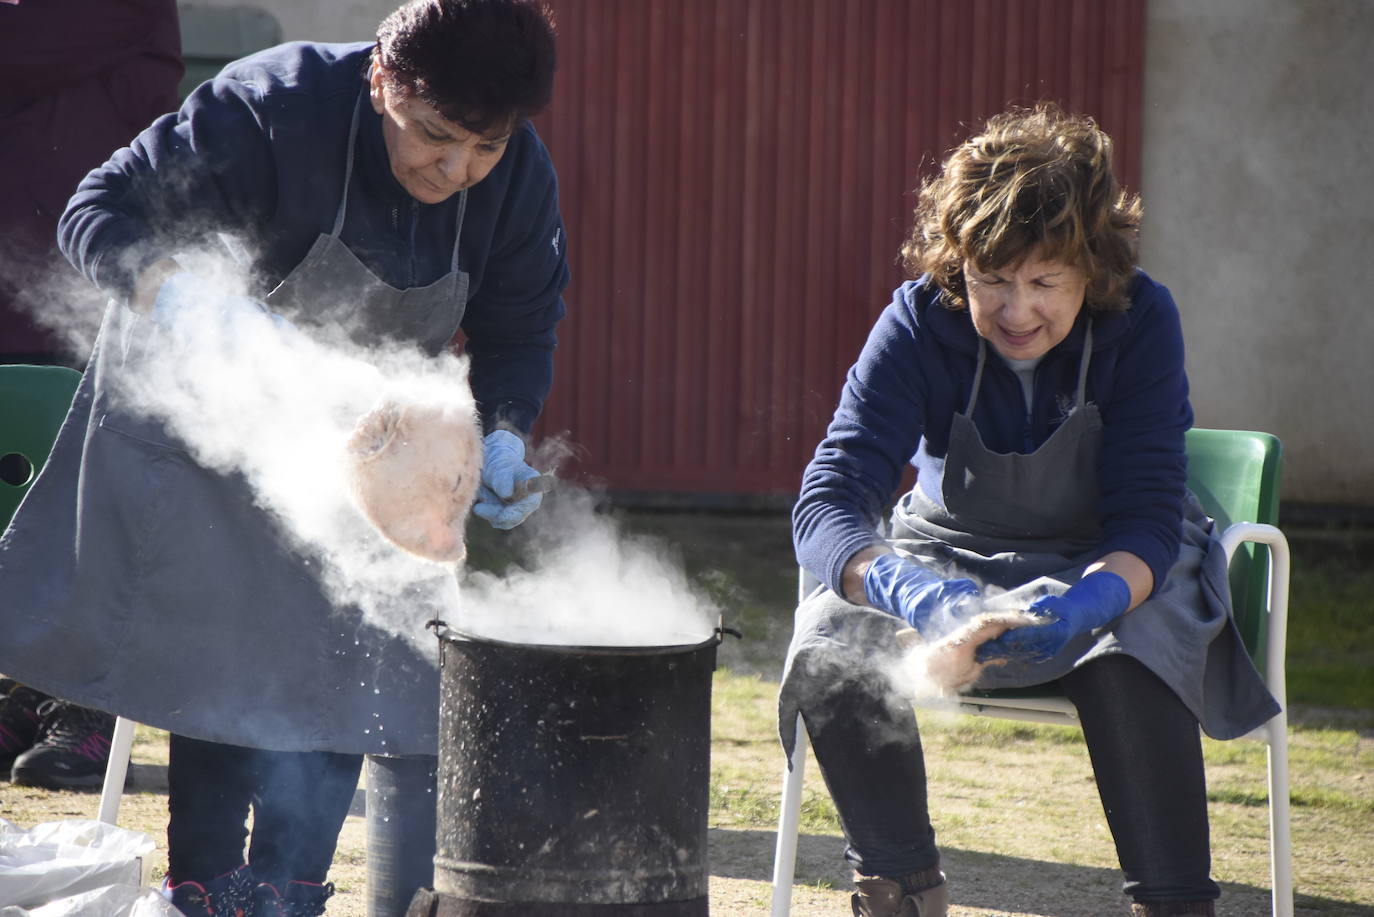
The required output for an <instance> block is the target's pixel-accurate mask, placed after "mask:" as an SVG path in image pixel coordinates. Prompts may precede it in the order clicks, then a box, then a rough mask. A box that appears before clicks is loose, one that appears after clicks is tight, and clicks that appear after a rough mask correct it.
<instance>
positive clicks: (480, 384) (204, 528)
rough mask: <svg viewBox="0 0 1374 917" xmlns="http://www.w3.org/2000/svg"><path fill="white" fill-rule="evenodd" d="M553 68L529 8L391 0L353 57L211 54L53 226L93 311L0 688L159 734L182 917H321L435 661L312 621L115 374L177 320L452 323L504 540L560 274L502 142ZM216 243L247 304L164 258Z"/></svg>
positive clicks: (512, 134) (370, 325)
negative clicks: (338, 849)
mask: <svg viewBox="0 0 1374 917" xmlns="http://www.w3.org/2000/svg"><path fill="white" fill-rule="evenodd" d="M553 71H554V35H553V29H552V24H551V21H550V19H549V16H548V13H547V10H546V9H545V8H544V7H543V5H542V4H541V3H539V2H537V0H412V2H409V3H407V4H406V5H405V6H403V7H401V8H400V9H399V10H397V11H396V12H394V13H393V14H392V15H391V16H389V17H388V18H387V19H386V20H385V21H384V22H383V23H382V24H381V26H380V28H379V29H378V33H377V38H376V40H375V41H369V42H360V43H353V44H321V43H310V42H292V43H288V44H285V45H281V46H279V47H275V48H271V49H268V50H266V51H263V52H260V53H257V54H254V55H251V56H249V57H247V58H244V59H242V60H239V61H236V62H234V63H232V64H230V65H228V66H227V67H226V68H225V69H224V70H223V71H222V72H221V73H220V74H219V75H218V76H216V77H215V78H214V79H212V80H210V81H209V82H207V83H205V84H203V85H201V86H200V87H199V88H197V89H196V90H195V91H194V92H192V93H191V95H190V96H189V97H188V98H187V100H186V102H185V104H184V105H183V106H182V107H181V110H180V111H178V112H176V113H174V114H170V115H166V116H164V117H162V118H159V119H158V120H157V121H155V122H154V123H153V124H152V125H151V126H150V127H148V128H147V129H146V130H144V131H143V132H142V133H141V134H140V135H139V136H138V137H136V138H135V139H134V140H133V141H132V143H131V144H130V145H129V146H128V147H125V148H123V149H120V150H118V151H116V152H114V153H113V155H112V157H111V158H110V160H109V161H108V162H106V163H105V164H104V165H103V166H101V167H100V168H98V169H96V170H95V171H93V172H91V173H90V174H89V175H88V176H87V177H86V178H85V179H84V180H83V181H82V182H81V184H80V186H79V187H78V189H77V191H76V193H75V195H74V196H73V197H72V198H71V201H70V203H69V204H68V207H67V210H66V212H65V213H64V214H63V216H62V218H61V221H60V223H59V230H58V232H59V242H60V244H61V247H62V250H63V252H64V253H65V254H66V255H67V257H68V258H69V259H70V260H71V261H72V263H73V264H75V265H76V266H77V267H78V268H79V269H80V270H81V271H82V272H83V273H85V275H86V276H87V277H88V278H89V279H90V280H91V281H92V282H93V283H94V284H95V285H96V286H97V287H98V288H99V289H100V290H101V291H103V292H104V293H106V294H107V295H108V296H109V297H110V300H111V304H110V307H109V308H108V309H107V312H106V316H105V321H104V326H103V327H102V330H101V334H100V337H99V339H98V341H97V343H96V347H95V351H94V354H93V357H92V360H91V366H90V368H89V370H88V371H87V372H86V374H85V377H84V378H83V380H82V382H81V386H80V389H79V390H78V393H77V396H76V400H75V402H74V404H73V407H72V413H71V415H70V416H69V417H68V419H67V422H66V424H65V425H64V427H63V430H62V432H61V434H60V435H59V438H58V441H57V444H56V446H55V448H54V450H53V453H52V457H51V459H50V460H49V463H48V465H47V466H46V467H45V469H44V472H43V475H42V476H41V477H40V478H39V480H38V481H36V482H35V484H34V486H33V488H32V489H31V490H30V492H29V494H28V498H27V500H26V502H25V504H24V506H23V507H22V508H21V509H20V511H19V513H18V514H17V516H16V517H15V520H14V523H13V525H12V527H11V528H10V530H9V532H8V533H7V534H6V536H5V543H4V550H3V551H0V593H3V594H4V595H5V597H6V598H5V603H4V605H5V607H4V610H3V612H0V614H3V616H4V620H3V625H4V626H3V630H4V632H5V634H6V640H5V641H4V642H3V646H2V647H0V671H5V672H7V673H12V674H13V675H14V676H15V677H16V678H20V679H22V680H23V681H25V682H29V683H32V684H33V685H35V686H38V687H41V688H43V689H45V690H47V691H50V692H54V693H57V694H59V695H60V696H62V697H66V698H70V699H71V700H73V701H75V702H78V703H82V704H84V705H87V706H91V707H95V708H97V709H102V710H107V711H112V712H115V713H118V714H121V715H124V716H127V717H129V718H130V719H133V720H136V721H138V722H142V723H147V724H149V725H153V726H157V727H160V728H163V729H166V730H168V731H169V732H170V733H171V734H172V738H171V746H170V765H169V772H168V781H169V784H170V795H169V809H170V821H169V825H168V832H167V834H168V848H169V849H168V861H169V875H168V886H169V888H170V893H171V897H172V899H173V901H174V902H175V903H176V904H177V905H178V906H179V907H180V908H181V909H182V910H183V911H184V912H185V913H186V914H188V915H202V914H210V913H214V914H232V913H248V912H252V911H253V909H254V908H256V912H257V913H258V914H277V913H290V914H292V915H306V914H320V913H323V911H324V907H325V904H324V902H325V900H326V899H327V898H328V897H329V894H330V891H331V887H330V886H328V885H327V884H325V879H326V875H327V872H328V869H329V866H330V863H331V860H332V857H333V852H334V847H335V843H336V840H337V836H338V831H339V829H340V827H341V826H342V824H343V820H344V818H345V816H346V815H347V813H348V810H349V806H350V803H351V802H352V799H353V793H354V790H355V789H356V787H357V785H358V776H359V768H360V766H361V762H362V756H363V755H365V754H374V755H388V756H414V758H416V759H419V760H420V761H422V762H423V761H428V762H432V761H433V756H434V755H435V753H436V741H437V735H436V734H437V728H438V712H437V704H438V673H437V670H436V668H435V665H434V662H433V660H432V659H428V658H425V657H423V656H422V655H421V654H419V652H418V651H417V650H416V649H415V648H414V647H413V646H412V645H411V644H410V643H409V642H407V641H405V640H403V639H400V638H399V637H397V636H396V635H392V634H387V633H385V632H383V631H382V630H381V629H380V628H378V627H375V626H372V625H370V624H369V622H368V621H366V620H364V619H363V618H362V616H361V612H360V611H359V610H358V609H356V608H352V607H349V606H342V607H341V605H340V603H338V602H335V601H332V600H331V597H330V596H329V595H328V594H327V590H326V588H325V587H324V585H323V584H322V583H321V582H320V580H319V578H318V577H317V575H316V573H315V568H314V566H312V562H311V559H310V558H309V557H305V556H303V555H302V554H301V553H300V552H299V551H298V550H296V549H295V548H296V545H295V543H294V542H293V541H292V540H291V539H290V538H289V537H288V536H285V535H284V534H283V533H282V532H281V530H280V527H279V526H278V525H277V524H276V523H275V522H274V519H273V518H272V516H271V515H270V514H269V513H268V512H267V511H266V510H264V509H263V508H262V507H260V506H259V505H258V503H257V501H256V500H255V498H254V494H253V492H252V491H251V490H250V489H249V487H248V486H247V483H246V482H245V480H244V479H243V477H242V476H241V475H238V474H234V473H222V472H220V471H216V470H214V469H211V468H209V467H206V466H205V465H203V464H201V463H200V462H198V461H197V460H196V459H195V458H194V457H193V455H192V454H191V453H190V452H189V451H188V450H187V448H186V445H185V443H184V442H182V441H181V440H180V439H179V438H178V437H177V435H176V434H175V433H174V432H172V431H171V430H169V429H167V428H166V427H165V426H164V425H163V424H162V423H161V422H160V421H158V420H157V419H156V418H154V417H150V416H148V415H147V414H143V413H140V412H138V411H136V410H134V409H133V408H132V406H131V405H129V404H128V403H127V398H126V397H125V389H124V388H123V387H122V383H123V381H124V380H125V379H126V378H128V377H129V376H131V375H132V374H135V373H137V372H138V371H139V366H140V365H141V364H140V361H141V360H144V359H145V358H148V357H149V355H150V354H154V355H155V354H156V353H157V352H158V351H159V349H165V348H168V347H174V346H175V344H174V343H173V342H172V338H173V337H174V335H171V334H169V333H168V329H169V328H170V329H172V331H175V328H176V323H177V321H178V318H177V317H178V315H180V314H182V313H183V312H184V311H185V310H188V309H192V310H195V309H199V310H207V309H213V310H218V311H219V313H221V314H222V313H225V312H234V311H236V310H237V311H241V312H243V313H245V314H247V313H263V312H266V313H270V314H272V315H274V316H277V317H278V318H280V319H281V320H283V321H285V322H289V323H291V324H293V325H295V326H296V327H297V328H299V329H300V330H301V331H302V332H303V333H305V334H310V335H322V336H326V337H335V336H339V335H343V334H346V335H347V336H348V337H350V338H351V339H352V340H353V341H355V342H358V343H361V344H364V345H372V344H383V343H385V342H399V343H400V344H403V345H407V346H409V347H415V348H418V349H420V350H422V351H424V352H426V353H428V354H430V355H437V354H439V353H440V352H442V351H444V350H445V349H447V348H448V347H449V346H450V345H451V342H452V341H453V340H454V339H455V337H456V336H457V335H458V333H459V331H460V329H461V331H462V333H463V336H464V340H465V348H466V352H467V355H468V357H469V360H470V363H469V367H470V369H469V381H470V384H471V388H472V393H473V396H474V397H475V400H476V402H477V406H478V410H479V412H480V415H481V421H482V424H483V427H484V428H485V430H486V431H487V435H486V439H485V444H484V450H483V452H484V458H483V467H482V480H483V484H484V485H486V486H485V487H484V488H483V490H482V492H481V496H479V498H478V503H477V505H476V507H475V508H474V513H475V514H476V515H478V516H481V517H483V518H485V519H487V520H488V521H489V522H490V523H491V524H492V525H493V526H495V527H497V528H510V527H512V526H514V525H516V524H518V523H519V522H520V521H521V520H523V519H524V518H525V517H526V516H528V514H529V513H530V512H532V511H533V510H534V509H535V507H536V506H537V505H538V502H539V496H538V494H533V495H531V496H528V497H521V498H516V497H515V494H514V490H515V483H516V482H517V481H519V480H521V479H524V478H529V477H532V476H534V475H535V474H536V472H535V471H534V469H532V468H531V467H530V466H529V465H528V464H526V463H525V462H524V457H523V454H524V442H523V437H524V435H525V434H527V433H528V432H529V430H530V428H531V426H532V425H533V423H534V421H535V418H536V417H537V416H538V414H539V412H540V409H541V408H542V405H543V402H544V399H545V397H546V396H547V394H548V391H549V386H550V381H551V378H552V352H553V349H554V344H555V334H554V328H555V326H556V325H557V323H558V321H559V320H560V319H561V318H562V316H563V312H564V306H563V300H562V292H563V289H564V287H565V286H566V284H567V281H568V267H567V259H566V244H565V243H566V240H565V238H564V233H563V223H562V219H561V217H560V215H559V207H558V188H557V180H556V177H555V174H554V169H553V166H552V164H551V162H550V159H549V154H548V152H547V151H546V150H545V148H544V146H543V144H542V143H541V142H540V140H539V137H538V136H537V135H536V133H535V131H534V129H533V127H532V126H531V125H530V123H529V118H531V117H532V116H533V115H535V114H536V113H537V112H539V111H540V110H541V109H542V108H543V107H544V106H545V105H546V104H547V103H548V101H549V99H550V97H551V93H552V82H553ZM223 238H229V239H231V240H234V241H235V245H234V246H233V247H232V250H233V251H234V252H235V253H237V256H238V258H239V268H240V270H241V271H242V272H243V273H245V274H246V275H247V276H248V277H249V279H250V283H251V284H252V287H251V288H250V290H249V294H248V295H247V296H243V295H226V294H224V293H223V292H222V291H221V290H218V289H216V287H215V286H214V285H213V284H212V283H211V282H210V281H209V280H208V279H207V278H205V277H202V276H198V275H197V274H196V273H195V272H194V266H195V264H197V263H198V262H194V261H191V260H187V259H185V258H183V257H182V256H181V255H180V253H181V252H183V251H196V250H199V249H205V248H211V249H214V248H215V247H216V246H219V245H221V242H220V240H221V239H223ZM206 421H207V423H214V422H216V418H206ZM398 601H403V599H402V598H400V597H398ZM378 723H384V724H385V732H383V731H382V730H381V729H379V728H375V727H376V726H377V724H378ZM421 769H423V768H421ZM420 794H421V795H425V796H427V798H428V800H429V801H430V806H429V809H430V812H431V819H432V810H433V803H432V800H433V796H432V795H429V794H425V793H424V792H423V790H421V791H420ZM250 806H251V807H252V809H253V812H254V817H253V830H252V838H251V844H250V846H249V850H248V857H247V862H246V863H245V858H244V844H245V839H246V836H247V834H248V830H247V827H246V825H245V820H246V818H247V815H248V811H249V808H250ZM430 824H431V825H432V820H431V822H430ZM413 833H415V834H418V835H419V836H420V842H421V844H422V845H423V842H424V841H425V840H428V841H430V842H432V839H433V832H432V828H431V829H430V830H429V832H428V834H429V837H427V838H426V837H425V834H426V829H425V827H424V826H423V825H420V826H415V827H414V831H413ZM422 849H423V848H422ZM408 859H409V860H411V861H413V862H412V863H408V864H407V866H414V867H415V869H417V870H420V871H427V869H428V867H429V858H428V857H427V856H424V855H416V856H411V857H408ZM401 907H402V908H403V907H404V904H402V905H401Z"/></svg>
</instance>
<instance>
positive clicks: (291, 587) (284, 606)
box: [0, 105, 468, 755]
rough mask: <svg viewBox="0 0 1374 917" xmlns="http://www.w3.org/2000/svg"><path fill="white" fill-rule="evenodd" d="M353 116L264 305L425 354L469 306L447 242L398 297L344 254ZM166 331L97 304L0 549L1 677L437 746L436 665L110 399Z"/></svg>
mask: <svg viewBox="0 0 1374 917" xmlns="http://www.w3.org/2000/svg"><path fill="white" fill-rule="evenodd" d="M359 107H361V105H360V106H359ZM357 126H358V113H357V110H356V109H355V112H354V117H353V123H352V126H351V127H350V131H349V140H348V167H347V170H346V172H347V174H346V176H345V179H344V187H343V194H342V198H341V200H340V202H339V208H338V214H337V216H336V219H335V223H334V227H333V230H332V232H331V233H330V234H329V235H323V234H322V235H321V236H320V237H319V238H318V239H317V240H316V242H315V244H314V246H313V247H312V248H311V249H310V252H309V253H308V255H307V256H306V258H305V259H304V260H303V261H302V262H301V264H300V265H298V266H297V267H296V269H295V270H294V271H292V272H291V274H290V275H288V276H287V277H286V278H285V279H284V280H283V281H282V283H281V284H280V286H278V287H277V288H276V289H275V290H273V292H272V293H271V294H270V295H269V297H268V302H269V304H270V305H271V306H272V308H274V309H281V310H283V311H289V312H290V313H291V314H292V316H293V318H295V319H302V318H304V319H306V320H311V319H321V318H322V319H325V320H327V321H337V320H344V321H350V322H352V323H353V324H352V327H351V331H352V333H353V334H354V336H355V337H362V338H372V337H381V336H383V335H386V336H391V337H399V338H404V339H409V340H412V341H415V342H416V343H418V344H419V345H420V346H421V347H422V348H424V349H425V350H426V351H427V352H429V353H431V354H433V353H437V352H439V351H440V350H441V349H442V348H443V347H444V346H445V345H446V344H447V342H448V341H449V339H450V338H451V337H452V334H453V332H454V331H455V330H456V329H457V327H458V323H459V321H460V320H461V318H462V314H463V310H464V308H465V305H466V300H467V293H468V277H467V275H466V273H464V272H462V271H460V270H459V269H458V243H457V240H456V239H455V242H454V253H453V261H452V264H451V266H450V271H449V273H448V274H447V275H445V276H444V277H442V278H440V279H439V280H437V281H435V282H434V283H432V284H430V285H428V286H426V287H422V288H418V289H410V290H398V289H395V288H394V287H390V286H388V285H386V284H384V283H382V282H381V281H380V280H379V279H378V278H376V277H375V276H374V275H373V274H372V273H371V272H370V271H369V270H368V269H367V268H366V267H365V266H364V265H363V264H362V262H361V261H359V260H358V259H357V257H356V256H354V255H353V253H352V252H350V251H349V250H348V249H347V248H346V247H345V246H344V244H343V243H342V242H341V241H340V238H339V233H340V231H341V229H342V227H343V221H344V215H345V212H346V209H347V205H348V185H349V177H351V174H352V166H353V146H354V140H355V138H356V134H357ZM465 201H466V199H465V198H464V199H461V200H460V201H459V206H458V217H457V226H456V230H457V231H460V230H461V228H462V216H463V206H464V204H465ZM345 302H346V303H349V305H348V306H347V307H346V308H345V307H342V306H340V305H339V304H340V303H345ZM163 340H164V339H163V338H162V336H160V335H159V334H158V330H157V328H156V326H155V325H153V324H152V323H151V322H150V321H149V320H147V319H146V318H144V317H142V316H139V315H137V314H135V313H133V312H132V311H130V310H129V309H127V308H124V307H122V306H119V305H117V304H111V306H110V307H109V308H108V309H107V310H106V315H105V319H104V322H103V323H102V327H101V332H100V335H99V336H98V338H97V340H96V344H95V348H94V350H93V352H92V357H91V362H90V366H89V368H88V369H87V371H86V373H85V375H84V377H83V378H82V380H81V384H80V387H79V388H78V391H77V394H76V398H75V400H74V402H73V404H72V408H71V411H70V412H69V414H68V416H67V418H66V420H65V422H64V423H63V426H62V429H61V431H60V433H59V435H58V439H57V442H56V445H55V446H54V449H53V452H52V455H51V457H50V459H49V461H48V464H47V465H46V466H45V467H44V469H43V472H42V474H41V475H40V476H39V478H38V480H37V481H35V482H34V485H33V487H32V488H31V489H30V491H29V493H28V495H27V497H26V499H25V501H24V503H23V505H22V506H21V507H20V509H19V511H18V512H17V513H16V515H15V518H14V520H13V522H12V524H11V526H10V528H9V530H8V531H7V532H6V533H5V535H4V539H3V541H0V597H3V598H0V633H3V634H4V639H3V640H0V672H4V673H5V674H7V675H10V676H12V677H14V678H17V679H18V680H20V681H21V682H24V683H27V684H31V685H33V686H34V687H36V688H39V689H41V690H44V691H47V692H50V693H52V694H55V695H57V696H60V697H63V698H66V699H68V700H71V701H74V702H76V703H79V704H82V705H85V706H90V707H95V708H97V709H101V710H107V711H109V712H112V713H117V714H120V715H122V716H126V717H129V718H130V719H133V720H136V721H138V722H141V723H146V724H148V725H151V726H155V727H158V728H161V729H167V730H170V731H172V732H176V733H179V734H182V735H188V736H192V737H195V738H200V739H206V740H210V741H217V742H228V743H232V744H238V745H249V746H255V747H260V748H268V749H274V750H279V751H320V750H327V751H335V752H346V753H354V754H357V753H370V754H387V755H411V754H427V755H433V754H435V753H436V749H437V736H436V733H437V725H438V709H437V705H438V672H437V669H436V667H435V662H434V660H433V659H432V658H426V657H425V656H423V655H421V654H420V652H418V651H417V650H416V649H415V648H414V647H413V645H412V644H411V643H409V642H408V641H407V640H405V639H402V638H401V637H398V636H396V635H394V634H390V633H387V632H385V631H383V630H381V629H379V628H377V627H375V626H373V625H372V624H370V623H368V621H367V620H365V619H364V617H363V615H362V613H361V612H360V611H359V610H358V609H356V608H353V607H337V606H334V605H332V604H331V603H330V602H329V601H328V600H327V599H326V598H325V595H324V593H323V592H322V590H321V587H320V585H319V584H318V582H317V581H316V578H315V576H314V574H313V572H312V561H311V559H310V558H308V557H303V556H302V555H300V554H299V553H297V552H296V551H295V550H293V548H292V547H291V545H292V542H291V540H290V539H289V538H288V537H287V536H286V535H285V534H284V533H282V532H281V531H280V530H279V529H278V527H277V523H276V522H275V521H274V519H273V517H271V516H270V515H269V514H267V513H266V512H264V511H263V510H261V509H260V508H259V507H258V506H257V504H256V503H255V500H254V494H253V493H252V491H251V489H250V488H249V487H248V485H247V483H246V482H245V481H244V480H243V479H242V478H241V477H240V476H238V475H236V474H228V475H224V474H219V473H216V472H213V471H210V470H208V469H206V468H205V467H203V466H201V465H200V464H198V463H197V462H195V461H194V460H193V459H192V458H191V457H190V455H188V454H187V452H186V450H185V448H184V446H183V444H182V443H181V442H180V441H178V440H177V439H176V438H175V437H173V436H172V435H170V434H169V433H168V432H167V431H166V430H165V429H164V428H163V427H162V426H161V424H160V423H159V422H158V421H157V420H156V419H154V418H150V417H148V416H143V415H139V414H136V413H134V412H132V411H129V410H126V409H124V407H123V405H122V403H121V397H120V392H121V385H120V382H121V379H122V378H124V377H125V376H126V375H127V374H132V373H137V372H138V371H139V367H140V364H141V361H142V360H144V359H145V358H147V356H148V354H149V352H150V351H151V350H152V349H153V348H154V347H155V346H156V345H157V344H158V343H159V342H161V341H163ZM397 602H398V605H399V604H402V603H403V602H404V597H403V596H398V597H397ZM416 626H417V627H422V626H423V622H417V623H416Z"/></svg>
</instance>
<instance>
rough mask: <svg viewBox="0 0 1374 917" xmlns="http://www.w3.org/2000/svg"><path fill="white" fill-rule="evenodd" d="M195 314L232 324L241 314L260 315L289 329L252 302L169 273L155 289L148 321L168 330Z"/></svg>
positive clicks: (184, 273) (196, 277)
mask: <svg viewBox="0 0 1374 917" xmlns="http://www.w3.org/2000/svg"><path fill="white" fill-rule="evenodd" d="M195 313H201V314H206V315H215V316H217V317H218V318H219V319H220V320H222V321H232V320H233V319H235V318H236V317H239V316H243V315H252V316H259V315H260V316H263V317H265V318H270V319H272V321H273V322H274V323H275V324H277V326H278V327H284V328H290V327H291V323H290V322H288V321H287V320H286V319H284V318H282V317H281V316H280V315H277V314H276V313H275V312H270V311H268V309H267V307H266V306H265V305H263V304H262V303H260V302H258V301H257V300H256V299H252V298H250V297H248V296H241V295H239V294H237V293H225V292H224V291H223V290H220V289H217V288H216V287H215V286H214V285H213V284H210V283H208V282H206V280H205V279H204V278H203V277H200V276H199V275H197V274H192V273H190V272H189V271H178V272H177V273H175V274H172V275H171V276H169V277H168V278H167V279H166V280H164V281H163V282H162V285H161V286H160V287H158V288H157V296H156V297H154V298H153V308H152V313H151V317H152V320H153V321H154V322H156V323H157V324H159V325H162V326H164V327H171V326H173V325H175V324H177V323H179V322H181V321H184V319H185V316H187V315H191V314H195Z"/></svg>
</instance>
